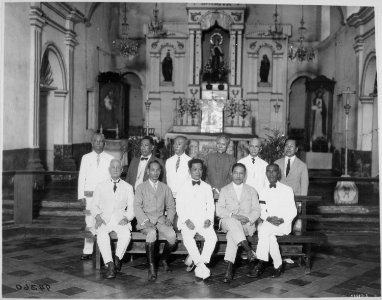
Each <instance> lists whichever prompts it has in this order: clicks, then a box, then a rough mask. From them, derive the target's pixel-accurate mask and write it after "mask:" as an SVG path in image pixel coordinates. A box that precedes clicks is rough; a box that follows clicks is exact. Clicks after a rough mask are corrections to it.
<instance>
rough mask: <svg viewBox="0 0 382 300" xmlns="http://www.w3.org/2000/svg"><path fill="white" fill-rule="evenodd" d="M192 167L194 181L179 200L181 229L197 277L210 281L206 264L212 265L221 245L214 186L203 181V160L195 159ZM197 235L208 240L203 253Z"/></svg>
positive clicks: (205, 240) (186, 184)
mask: <svg viewBox="0 0 382 300" xmlns="http://www.w3.org/2000/svg"><path fill="white" fill-rule="evenodd" d="M188 168H189V172H190V175H191V178H190V179H189V180H187V181H186V182H185V183H184V185H183V186H182V187H181V188H180V189H179V190H178V193H177V197H176V204H177V207H176V208H177V210H176V212H177V213H178V228H179V229H180V230H181V231H182V236H183V243H184V246H185V247H186V249H187V251H188V253H189V255H190V257H191V259H192V261H193V264H194V265H196V268H195V275H196V276H197V277H200V278H202V279H206V278H208V277H209V276H210V275H211V272H210V270H209V269H208V268H207V267H206V265H205V264H207V263H209V262H210V259H211V255H212V252H213V251H214V249H215V245H216V242H217V236H216V233H215V230H214V227H213V222H214V213H215V204H214V198H213V196H212V191H211V186H210V185H209V184H207V183H205V182H204V181H202V180H200V179H201V177H202V174H203V161H202V160H200V159H191V160H190V161H189V162H188ZM197 233H199V234H200V235H201V236H203V237H204V247H203V251H202V253H201V254H200V252H199V249H198V247H197V246H196V241H195V239H194V237H195V235H196V234H197ZM191 270H192V268H191Z"/></svg>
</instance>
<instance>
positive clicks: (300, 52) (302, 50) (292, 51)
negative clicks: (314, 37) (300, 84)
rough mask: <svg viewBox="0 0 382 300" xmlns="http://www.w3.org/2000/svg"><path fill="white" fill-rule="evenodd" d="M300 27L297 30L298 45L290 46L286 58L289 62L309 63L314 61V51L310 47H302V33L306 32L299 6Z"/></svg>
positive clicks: (302, 11) (302, 13)
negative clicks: (298, 34) (298, 35)
mask: <svg viewBox="0 0 382 300" xmlns="http://www.w3.org/2000/svg"><path fill="white" fill-rule="evenodd" d="M300 24H301V26H300V27H299V28H298V31H299V33H300V37H299V39H298V41H299V44H298V46H297V47H296V46H295V45H293V43H291V44H290V46H289V49H288V58H289V59H290V60H294V59H296V60H298V61H300V62H302V61H304V60H306V61H311V60H313V59H314V57H315V54H314V49H313V48H312V47H310V46H305V45H304V40H305V37H304V32H305V31H306V27H304V24H305V22H304V6H301V21H300Z"/></svg>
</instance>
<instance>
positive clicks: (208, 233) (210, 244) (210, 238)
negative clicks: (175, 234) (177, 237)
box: [181, 225, 218, 265]
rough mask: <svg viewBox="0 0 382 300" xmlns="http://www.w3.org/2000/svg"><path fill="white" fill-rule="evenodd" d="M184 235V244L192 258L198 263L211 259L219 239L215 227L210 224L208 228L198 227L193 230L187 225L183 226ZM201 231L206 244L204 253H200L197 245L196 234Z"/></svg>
mask: <svg viewBox="0 0 382 300" xmlns="http://www.w3.org/2000/svg"><path fill="white" fill-rule="evenodd" d="M181 230H182V237H183V244H184V246H185V247H186V249H187V251H188V253H189V254H190V256H191V259H192V260H193V261H194V263H195V264H196V265H197V264H198V263H200V262H202V263H209V262H210V259H211V255H212V252H214V249H215V245H216V242H217V240H218V238H217V236H216V233H215V230H214V227H213V226H212V225H210V227H208V228H203V227H196V226H195V228H194V230H191V229H189V228H188V227H187V225H184V226H182V228H181ZM197 233H199V234H200V235H201V236H202V237H203V238H204V246H203V251H202V254H200V252H199V249H198V247H197V246H196V241H195V239H194V237H195V235H196V234H197Z"/></svg>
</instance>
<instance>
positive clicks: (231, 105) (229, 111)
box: [224, 99, 238, 120]
mask: <svg viewBox="0 0 382 300" xmlns="http://www.w3.org/2000/svg"><path fill="white" fill-rule="evenodd" d="M237 111H238V104H237V103H236V101H235V99H230V100H229V102H228V104H227V105H226V107H225V108H224V112H225V113H226V117H228V118H231V119H232V120H233V119H234V118H235V116H236V114H237Z"/></svg>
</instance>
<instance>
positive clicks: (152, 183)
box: [149, 178, 159, 187]
mask: <svg viewBox="0 0 382 300" xmlns="http://www.w3.org/2000/svg"><path fill="white" fill-rule="evenodd" d="M149 182H150V184H151V186H152V187H154V184H156V185H157V186H158V182H159V180H158V181H157V182H156V183H154V181H152V180H151V179H150V178H149Z"/></svg>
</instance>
